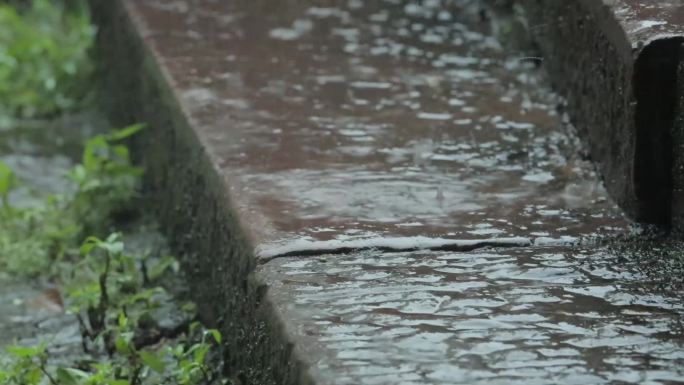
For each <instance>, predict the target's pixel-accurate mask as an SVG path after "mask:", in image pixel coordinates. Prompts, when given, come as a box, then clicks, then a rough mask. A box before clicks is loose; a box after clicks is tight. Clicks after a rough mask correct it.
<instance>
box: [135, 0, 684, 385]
mask: <svg viewBox="0 0 684 385" xmlns="http://www.w3.org/2000/svg"><path fill="white" fill-rule="evenodd" d="M122 2H123V3H124V4H125V5H126V7H128V11H129V12H130V14H131V15H132V19H133V20H134V22H135V24H136V26H137V28H138V31H139V32H140V33H141V34H142V37H143V38H144V40H145V42H146V44H147V47H148V48H150V49H151V50H152V53H153V54H154V58H155V60H156V61H157V62H158V63H159V65H160V67H161V69H162V72H163V74H164V76H165V79H166V80H167V81H169V82H170V84H171V86H172V89H173V92H174V93H175V96H176V97H177V98H178V99H179V101H180V102H181V106H182V109H183V113H184V114H185V115H186V117H187V119H188V122H189V123H190V126H191V127H192V129H193V130H194V134H195V135H196V136H197V138H198V140H199V141H200V143H201V145H202V146H203V150H205V151H206V153H207V154H208V156H209V158H210V159H211V161H212V163H213V166H214V169H215V170H216V171H217V173H219V174H220V175H221V177H222V178H223V182H224V185H225V186H226V189H227V190H228V195H229V198H230V200H231V202H232V204H233V207H234V209H235V212H236V214H237V217H238V219H239V222H240V224H241V225H242V230H243V231H244V233H245V234H246V235H247V237H248V238H249V240H250V242H251V244H252V246H253V247H254V253H255V255H256V256H257V258H258V259H259V261H260V265H259V268H258V271H257V275H258V277H260V279H262V280H263V281H264V282H266V283H267V284H268V287H269V290H268V296H269V297H270V299H271V300H272V302H273V303H274V304H275V306H276V309H277V311H278V313H279V315H280V317H281V318H282V320H283V321H284V323H285V328H286V333H287V334H288V336H289V337H290V338H291V339H292V341H293V342H294V345H295V351H296V352H297V353H298V354H299V356H300V357H301V358H302V359H303V360H304V362H305V363H306V364H308V365H310V372H311V374H312V376H313V377H314V379H315V380H316V381H318V383H320V384H360V383H362V384H427V383H434V384H452V383H454V384H456V383H459V384H475V383H487V384H490V383H492V384H493V383H505V384H510V383H517V382H524V383H529V384H537V383H540V384H542V383H543V384H548V383H553V384H577V383H581V384H595V383H596V384H598V383H635V384H636V383H652V384H660V383H676V382H677V381H679V380H681V379H683V378H684V344H683V341H684V340H683V336H684V334H683V332H682V328H681V321H682V317H683V316H684V309H682V305H681V304H680V302H681V301H680V299H681V293H680V292H662V291H659V290H656V288H655V287H654V286H653V285H651V284H649V281H648V279H647V278H646V277H644V276H642V275H639V274H638V273H636V272H635V271H631V270H630V269H628V268H626V267H622V266H621V265H619V264H615V263H614V261H615V258H614V255H610V254H611V253H610V252H608V251H607V250H605V249H603V248H602V247H601V246H600V245H599V244H598V243H599V242H597V240H598V239H605V238H608V237H612V236H616V235H622V234H626V233H629V232H630V231H631V226H630V223H629V222H628V221H627V220H626V219H625V218H624V216H623V214H622V212H621V211H620V210H619V209H618V208H617V207H616V206H615V205H614V203H613V202H612V201H611V200H610V199H609V197H608V195H607V193H606V191H605V189H604V188H603V185H602V183H601V181H600V178H599V177H598V176H597V175H596V173H595V172H594V166H593V165H592V164H591V163H590V162H589V161H588V160H586V157H584V156H583V155H582V154H584V153H585V150H584V148H582V146H581V144H580V143H579V140H578V139H577V137H576V135H575V134H574V131H573V129H572V127H570V126H569V125H567V124H566V123H567V118H566V117H564V116H563V114H562V113H559V112H558V111H559V110H558V107H559V104H560V101H559V99H558V97H556V96H555V95H554V94H553V93H552V92H550V87H549V86H548V84H547V79H546V78H545V74H544V71H543V66H542V67H541V68H539V67H538V66H537V64H539V63H535V61H534V60H530V59H529V58H525V57H523V56H521V55H520V54H519V53H518V51H516V50H513V49H511V48H510V47H509V46H508V45H507V44H505V42H506V33H505V31H506V25H505V22H504V23H503V24H498V25H497V28H493V27H492V24H493V23H492V20H490V19H489V15H488V13H487V12H486V10H485V9H484V8H483V5H482V3H481V2H478V1H465V0H464V1H439V0H426V1H422V2H410V1H398V0H385V1H376V2H363V1H359V0H350V1H347V2H335V3H334V4H335V6H332V5H331V2H329V1H323V0H321V1H306V2H305V1H296V2H295V1H282V2H273V1H267V0H251V1H235V2H225V1H211V0H201V1H193V2H190V1H187V2H186V1H173V2H169V1H161V0H142V1H129V0H122ZM493 30H496V31H498V33H499V35H497V36H495V35H494V33H493V32H492V31H493ZM497 246H505V248H503V247H497ZM366 249H367V250H366ZM416 249H424V250H416ZM425 249H433V250H425ZM401 250H405V251H404V252H401ZM409 250H411V251H409ZM682 381H684V380H682Z"/></svg>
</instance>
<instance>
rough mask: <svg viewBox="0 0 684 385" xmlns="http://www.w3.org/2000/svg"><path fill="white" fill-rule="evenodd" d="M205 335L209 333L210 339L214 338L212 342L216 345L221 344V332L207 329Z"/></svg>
mask: <svg viewBox="0 0 684 385" xmlns="http://www.w3.org/2000/svg"><path fill="white" fill-rule="evenodd" d="M207 333H210V334H211V336H212V337H214V341H216V343H218V344H220V343H221V332H220V331H218V330H216V329H209V330H207Z"/></svg>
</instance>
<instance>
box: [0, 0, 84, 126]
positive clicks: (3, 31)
mask: <svg viewBox="0 0 684 385" xmlns="http://www.w3.org/2000/svg"><path fill="white" fill-rule="evenodd" d="M94 35H95V29H94V27H93V26H92V25H91V23H90V17H89V13H88V9H87V6H86V4H85V1H81V0H78V1H73V0H72V1H68V2H62V1H56V0H33V1H30V2H22V3H21V4H19V3H16V2H14V3H11V2H10V3H2V2H0V114H3V115H5V116H11V117H19V118H33V117H45V116H51V115H55V114H58V113H61V112H64V111H67V110H69V109H73V108H75V107H77V106H78V105H79V103H80V102H81V101H83V100H84V98H86V96H87V93H88V91H89V89H90V87H89V85H88V80H89V78H90V76H91V74H92V70H93V63H92V62H91V59H90V57H89V50H90V47H91V45H92V43H93V40H94Z"/></svg>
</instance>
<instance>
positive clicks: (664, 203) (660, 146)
mask: <svg viewBox="0 0 684 385" xmlns="http://www.w3.org/2000/svg"><path fill="white" fill-rule="evenodd" d="M518 4H519V5H521V6H522V8H523V9H524V11H525V13H526V16H527V18H528V21H529V26H528V27H529V31H530V35H531V36H532V38H533V39H534V40H535V41H536V42H537V44H538V46H539V49H540V51H541V54H542V56H543V57H544V61H545V64H544V65H545V67H546V68H547V70H548V71H549V73H550V74H551V77H552V80H553V82H554V84H555V86H556V88H557V89H558V90H559V91H560V93H561V94H563V95H564V96H565V97H566V98H567V102H568V109H569V113H570V116H571V118H572V120H573V121H574V123H575V124H576V126H577V127H578V129H579V131H580V133H581V134H582V135H583V136H584V138H585V139H586V141H587V143H588V144H589V147H590V151H591V156H592V158H593V159H594V161H596V162H597V163H598V164H599V168H600V170H601V172H602V173H603V176H604V179H605V184H606V187H607V188H608V190H609V192H610V193H611V195H612V196H613V197H614V199H615V200H616V201H617V202H618V204H619V205H620V206H622V207H623V208H624V209H625V210H626V212H627V213H628V215H630V216H631V217H632V218H634V219H635V220H637V221H639V222H648V223H660V224H669V222H670V217H671V216H672V217H674V218H675V219H676V218H678V217H679V216H681V214H679V213H678V212H681V208H679V206H680V204H679V203H674V202H673V205H671V204H670V202H671V201H672V200H673V197H672V195H671V194H672V188H673V185H672V184H673V179H676V178H673V176H672V164H673V163H672V162H673V146H672V140H673V137H672V129H673V121H674V116H675V111H674V108H675V100H676V98H677V96H676V95H677V90H676V87H675V86H676V79H677V74H676V71H677V65H678V63H679V61H680V57H679V51H680V45H681V42H682V41H684V23H683V22H684V7H683V6H682V5H676V4H675V3H674V2H668V1H638V0H619V1H607V0H606V1H597V0H583V1H560V0H555V1H541V0H522V1H520V2H519V3H518ZM674 183H675V185H676V184H677V182H674ZM677 200H681V199H680V198H678V199H677ZM671 210H674V213H671Z"/></svg>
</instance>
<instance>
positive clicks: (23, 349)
mask: <svg viewBox="0 0 684 385" xmlns="http://www.w3.org/2000/svg"><path fill="white" fill-rule="evenodd" d="M5 350H6V351H7V353H9V354H11V355H13V356H15V357H22V358H26V357H36V356H38V355H41V354H43V353H45V346H43V345H39V346H8V347H7V348H5Z"/></svg>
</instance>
